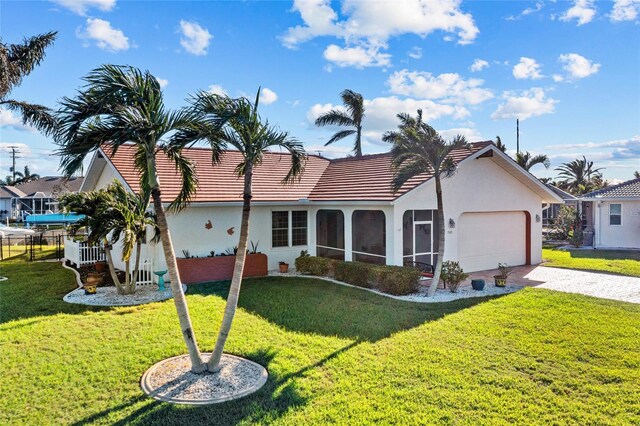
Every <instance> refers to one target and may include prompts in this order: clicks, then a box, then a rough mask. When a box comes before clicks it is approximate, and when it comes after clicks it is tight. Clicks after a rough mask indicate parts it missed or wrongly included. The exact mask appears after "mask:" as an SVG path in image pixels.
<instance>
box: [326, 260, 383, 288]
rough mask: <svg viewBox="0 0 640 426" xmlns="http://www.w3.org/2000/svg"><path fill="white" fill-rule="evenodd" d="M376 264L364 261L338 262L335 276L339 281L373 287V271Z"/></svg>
mask: <svg viewBox="0 0 640 426" xmlns="http://www.w3.org/2000/svg"><path fill="white" fill-rule="evenodd" d="M374 268H375V266H373V265H370V264H367V263H362V262H336V263H335V271H334V276H335V279H336V280H338V281H342V282H345V283H348V284H352V285H355V286H358V287H365V288H371V287H373V285H372V284H373V279H372V272H373V270H374Z"/></svg>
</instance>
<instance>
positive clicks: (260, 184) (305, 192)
mask: <svg viewBox="0 0 640 426" xmlns="http://www.w3.org/2000/svg"><path fill="white" fill-rule="evenodd" d="M184 155H185V156H186V157H187V158H189V159H191V160H193V161H194V162H195V164H196V172H197V174H198V178H199V188H198V190H197V192H196V194H195V196H194V198H193V200H192V203H191V205H190V206H189V207H187V208H186V209H184V210H183V211H181V212H179V213H173V214H169V216H168V220H169V226H170V229H171V232H172V239H173V244H174V248H175V252H176V255H177V256H178V257H180V256H181V255H182V252H183V250H188V251H189V252H190V254H191V255H196V256H206V255H208V254H209V253H210V252H211V251H212V250H213V251H215V252H216V253H220V252H224V251H225V250H226V249H227V248H232V247H234V246H236V245H237V244H238V234H239V231H240V217H241V204H242V198H241V197H242V179H238V178H236V177H235V176H234V175H233V171H234V168H235V166H236V165H237V164H238V163H239V162H240V155H239V154H238V153H237V152H234V151H228V152H226V153H225V154H224V156H223V159H222V163H221V164H220V165H216V166H213V165H212V164H211V152H210V151H209V150H208V149H200V148H190V149H185V151H184ZM453 157H454V159H455V161H456V162H457V163H458V166H459V168H458V170H457V172H456V173H455V175H454V176H452V177H450V178H447V179H444V180H443V188H444V203H445V221H446V223H445V225H446V238H447V245H446V252H445V254H444V256H445V259H455V260H459V261H460V262H461V264H462V267H463V268H464V269H465V270H467V271H478V270H485V269H493V268H496V267H497V265H498V263H499V262H504V263H508V264H511V265H524V264H536V263H539V262H541V260H542V259H541V248H542V220H541V216H542V204H543V203H560V202H562V199H561V198H560V197H558V196H557V195H555V194H554V193H553V192H552V191H551V190H549V189H548V188H547V187H546V186H545V185H544V184H542V183H541V182H540V181H539V180H538V179H536V178H535V177H534V176H533V175H531V174H530V173H528V172H526V171H524V170H523V169H522V168H521V167H519V166H518V165H517V164H516V163H515V162H514V161H513V160H512V159H511V158H509V157H508V156H507V155H505V154H504V153H502V152H501V151H500V150H498V149H497V148H496V147H495V146H494V145H493V144H492V143H491V142H479V143H474V144H471V145H470V149H460V150H457V151H455V152H454V153H453ZM133 158H134V156H133V148H132V147H131V146H123V147H121V148H119V149H118V151H117V153H116V154H115V156H114V157H113V158H109V157H108V156H107V155H106V154H105V153H104V152H103V151H98V152H97V153H96V155H94V157H93V159H92V161H91V165H90V166H89V169H88V172H87V175H86V178H85V182H84V184H83V186H82V188H81V190H82V191H89V190H94V189H97V188H103V187H105V186H106V185H108V184H109V183H110V182H111V181H112V180H113V179H118V180H119V181H121V182H122V183H123V184H125V185H126V187H128V188H129V189H130V190H132V191H138V190H139V181H138V174H137V173H136V171H135V168H134V164H133ZM390 164H391V156H390V155H389V154H375V155H364V156H362V157H352V158H341V159H334V160H329V159H325V158H322V157H318V156H309V160H308V163H307V167H306V171H305V173H304V175H303V176H302V179H301V181H300V182H299V183H297V184H295V185H288V186H282V185H281V183H280V182H281V180H282V179H283V178H284V177H285V175H286V173H287V171H288V169H289V165H290V161H289V155H288V154H281V153H275V152H274V153H268V154H266V155H265V158H264V161H263V163H262V164H261V165H259V166H258V167H257V168H256V169H255V171H254V183H253V194H254V197H253V202H252V205H253V207H252V211H251V222H250V240H251V241H253V242H254V243H257V244H259V247H258V249H259V250H260V251H261V252H263V253H265V254H267V256H268V258H269V268H270V269H277V266H278V262H279V261H286V262H288V263H292V262H293V260H294V259H295V258H296V257H298V256H299V254H300V251H301V250H308V251H309V253H310V254H311V255H318V256H325V257H330V258H334V259H344V260H356V261H363V262H371V263H379V264H389V265H402V264H403V262H405V261H420V262H426V263H430V264H435V262H436V261H437V257H438V255H439V250H438V242H437V241H438V238H437V229H438V228H437V218H436V210H435V209H436V196H435V189H434V188H435V187H434V180H433V179H431V177H432V176H431V175H429V174H424V175H421V176H419V177H416V178H414V179H412V180H410V181H409V182H407V184H405V185H404V186H403V187H402V189H401V190H400V191H398V192H397V193H393V192H392V190H391V181H392V178H393V174H392V172H391V169H390ZM158 175H159V178H160V185H161V189H162V194H163V199H164V200H165V201H170V200H172V199H173V198H174V197H175V196H176V195H177V193H178V190H179V188H180V186H181V183H180V178H179V176H178V175H177V174H176V172H175V170H174V168H173V167H172V166H171V165H170V164H169V162H168V161H167V160H166V159H163V158H158ZM144 247H145V248H144V253H143V255H144V257H146V258H148V259H151V261H152V262H153V263H154V268H155V269H162V268H163V267H164V259H163V254H162V250H161V247H159V246H157V245H155V244H151V243H150V244H145V245H144ZM114 252H115V254H117V253H118V247H115V248H114ZM114 258H115V259H118V258H119V256H117V255H115V256H114Z"/></svg>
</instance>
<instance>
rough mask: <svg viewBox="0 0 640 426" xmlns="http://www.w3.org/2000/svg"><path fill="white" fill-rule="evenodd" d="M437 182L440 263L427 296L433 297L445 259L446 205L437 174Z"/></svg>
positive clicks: (438, 262) (437, 263) (437, 264)
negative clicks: (443, 201)
mask: <svg viewBox="0 0 640 426" xmlns="http://www.w3.org/2000/svg"><path fill="white" fill-rule="evenodd" d="M435 180H436V199H437V202H438V207H437V208H438V261H437V262H436V267H435V270H434V271H433V279H432V280H431V285H430V286H429V290H428V291H427V296H428V297H432V296H433V295H434V294H435V293H436V289H437V288H438V283H439V282H440V274H441V273H442V261H443V257H444V229H445V223H444V205H443V203H442V183H441V182H440V176H439V175H438V174H437V173H436V174H435Z"/></svg>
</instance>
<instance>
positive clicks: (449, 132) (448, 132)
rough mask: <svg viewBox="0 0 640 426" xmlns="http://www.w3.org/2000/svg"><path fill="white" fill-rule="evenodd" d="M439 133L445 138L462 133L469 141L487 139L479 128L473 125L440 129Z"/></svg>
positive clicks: (451, 137)
mask: <svg viewBox="0 0 640 426" xmlns="http://www.w3.org/2000/svg"><path fill="white" fill-rule="evenodd" d="M438 133H440V135H441V136H442V137H443V138H445V139H453V138H455V137H456V136H458V135H462V136H464V137H465V138H466V139H467V142H477V141H482V140H485V138H483V137H482V136H481V135H480V133H478V130H477V129H474V128H472V127H456V128H453V129H442V130H441V129H438Z"/></svg>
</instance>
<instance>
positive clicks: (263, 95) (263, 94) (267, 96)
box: [260, 87, 278, 105]
mask: <svg viewBox="0 0 640 426" xmlns="http://www.w3.org/2000/svg"><path fill="white" fill-rule="evenodd" d="M277 100H278V94H277V93H276V92H274V91H273V90H271V89H269V88H268V87H265V88H264V89H262V90H261V91H260V102H261V103H263V104H265V105H270V104H272V103H274V102H275V101H277Z"/></svg>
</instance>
